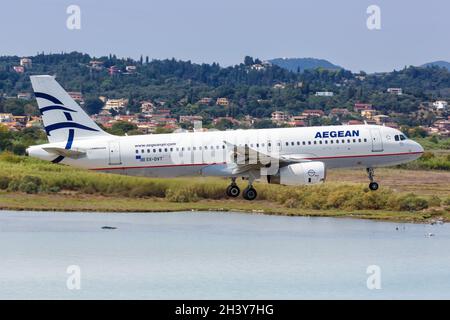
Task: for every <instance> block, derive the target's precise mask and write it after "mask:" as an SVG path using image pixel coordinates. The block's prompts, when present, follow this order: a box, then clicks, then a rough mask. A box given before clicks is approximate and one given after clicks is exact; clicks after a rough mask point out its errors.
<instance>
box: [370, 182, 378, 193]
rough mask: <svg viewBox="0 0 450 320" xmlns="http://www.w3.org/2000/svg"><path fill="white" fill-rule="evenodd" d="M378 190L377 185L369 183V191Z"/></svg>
mask: <svg viewBox="0 0 450 320" xmlns="http://www.w3.org/2000/svg"><path fill="white" fill-rule="evenodd" d="M378 188H379V186H378V183H376V182H371V183H369V189H370V190H372V191H376V190H378Z"/></svg>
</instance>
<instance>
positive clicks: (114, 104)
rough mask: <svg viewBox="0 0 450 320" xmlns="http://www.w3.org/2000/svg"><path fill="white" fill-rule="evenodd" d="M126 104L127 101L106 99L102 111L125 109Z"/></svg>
mask: <svg viewBox="0 0 450 320" xmlns="http://www.w3.org/2000/svg"><path fill="white" fill-rule="evenodd" d="M127 104H128V99H108V100H106V103H105V106H104V107H103V110H111V109H114V110H116V111H118V110H119V109H121V108H124V107H126V106H127Z"/></svg>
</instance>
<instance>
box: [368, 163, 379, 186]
mask: <svg viewBox="0 0 450 320" xmlns="http://www.w3.org/2000/svg"><path fill="white" fill-rule="evenodd" d="M367 174H368V175H369V180H370V183H369V189H370V190H372V191H376V190H378V187H379V186H378V183H376V182H375V181H374V180H373V177H374V175H375V170H374V169H373V168H367Z"/></svg>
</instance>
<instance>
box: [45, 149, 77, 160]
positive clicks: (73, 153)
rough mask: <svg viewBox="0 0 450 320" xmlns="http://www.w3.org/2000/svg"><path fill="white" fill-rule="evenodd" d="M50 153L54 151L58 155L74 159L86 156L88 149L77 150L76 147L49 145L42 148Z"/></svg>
mask: <svg viewBox="0 0 450 320" xmlns="http://www.w3.org/2000/svg"><path fill="white" fill-rule="evenodd" d="M42 149H44V150H45V151H47V152H48V153H53V154H55V155H58V156H63V157H68V158H72V159H79V158H83V157H85V156H86V151H84V150H79V149H78V150H75V149H64V148H57V147H48V148H42Z"/></svg>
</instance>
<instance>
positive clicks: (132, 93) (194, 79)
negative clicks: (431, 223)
mask: <svg viewBox="0 0 450 320" xmlns="http://www.w3.org/2000/svg"><path fill="white" fill-rule="evenodd" d="M31 58H32V60H33V67H32V69H30V70H26V72H25V73H24V74H18V73H16V72H14V70H13V66H15V65H17V64H18V62H19V59H20V57H17V56H3V57H0V96H2V98H0V112H12V113H13V114H15V115H21V114H36V113H37V110H36V107H35V101H23V100H20V99H12V98H8V99H5V98H3V95H6V96H7V97H15V96H16V95H17V94H18V93H19V92H31V86H30V81H29V79H28V76H29V75H30V74H31V73H33V74H57V75H58V81H59V82H60V83H61V84H62V85H63V86H64V87H65V88H66V89H67V90H69V91H82V92H83V95H84V98H85V101H86V104H85V108H86V110H87V111H88V112H90V113H95V112H98V111H99V109H100V107H101V102H100V101H99V100H98V97H99V96H107V97H109V98H127V99H129V106H128V109H127V110H124V112H126V111H130V112H135V111H137V110H138V109H139V105H140V101H143V100H147V99H151V100H152V101H155V102H164V103H163V104H164V107H165V108H169V109H170V111H171V113H172V114H173V115H174V116H175V117H177V116H179V115H192V114H195V115H201V116H203V118H204V119H205V120H204V125H209V124H210V119H212V118H214V117H221V116H226V115H229V116H233V117H235V118H241V117H244V116H245V115H251V116H253V117H256V118H264V117H268V116H269V115H270V114H271V112H272V111H274V110H281V111H287V112H289V113H292V114H298V113H301V112H302V111H303V110H305V109H321V110H324V111H329V110H330V109H331V108H336V107H342V108H348V109H352V108H353V105H354V103H355V102H366V103H371V104H373V106H374V107H375V108H376V110H378V111H379V112H381V113H385V114H390V115H391V117H392V119H393V121H396V122H398V123H399V124H401V125H410V126H417V125H427V124H429V123H430V122H432V121H433V120H435V118H433V115H431V114H430V115H427V116H423V115H419V113H418V112H417V111H418V107H419V105H420V103H421V102H423V101H432V100H433V99H436V98H443V99H445V98H448V97H450V89H449V88H450V72H449V71H448V70H447V69H444V68H439V67H407V68H405V69H403V70H400V71H393V72H388V73H379V74H364V76H365V79H364V80H361V78H360V77H357V76H356V75H355V74H353V73H352V72H350V71H348V70H344V69H337V70H327V69H323V68H322V69H321V68H317V69H313V70H305V71H304V72H291V71H288V70H286V69H283V68H281V67H278V66H276V65H272V66H264V67H263V68H262V69H260V70H255V69H253V68H252V63H259V62H260V61H259V60H258V59H253V58H251V57H245V59H244V63H241V64H239V65H235V66H232V67H226V68H223V67H220V66H219V65H218V64H217V63H213V64H195V63H192V62H190V61H177V60H175V59H171V60H152V61H148V62H147V60H148V59H145V60H144V59H140V60H138V61H136V60H132V59H119V58H117V57H116V56H115V55H109V56H107V57H98V58H94V57H91V56H89V55H87V54H82V53H78V52H72V53H63V54H38V55H36V56H33V57H31ZM94 59H95V60H97V61H101V62H102V63H103V69H98V70H97V69H90V67H89V63H90V61H91V60H94ZM144 61H145V62H144ZM129 65H133V66H136V72H135V73H127V72H125V67H126V66H129ZM111 66H117V67H118V68H119V69H120V70H121V71H122V72H121V73H120V74H117V75H114V76H111V75H110V74H109V73H108V70H107V68H109V67H111ZM281 83H282V84H283V87H284V88H283V89H281V88H274V85H275V84H281ZM389 87H401V88H402V89H403V92H404V94H403V95H401V96H397V95H391V94H389V93H387V92H386V89H387V88H389ZM325 90H328V91H332V92H334V96H333V97H316V96H315V92H316V91H325ZM203 97H210V98H212V100H211V101H212V102H211V103H210V104H209V105H204V104H199V103H198V101H199V100H200V99H201V98H203ZM219 97H225V98H228V100H229V101H230V106H229V107H227V108H224V107H223V106H217V105H215V103H214V102H215V99H217V98H219ZM336 120H337V119H326V118H319V119H314V120H312V121H313V122H312V123H311V125H321V124H325V123H324V122H331V123H333V122H335V121H336ZM340 120H342V119H340Z"/></svg>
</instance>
